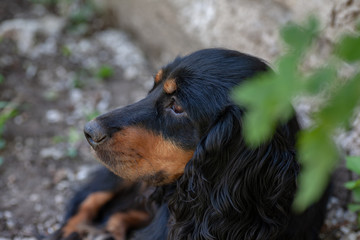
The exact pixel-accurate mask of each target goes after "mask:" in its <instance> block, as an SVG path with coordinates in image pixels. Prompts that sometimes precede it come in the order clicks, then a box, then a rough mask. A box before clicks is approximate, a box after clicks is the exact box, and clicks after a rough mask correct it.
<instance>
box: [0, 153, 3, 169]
mask: <svg viewBox="0 0 360 240" xmlns="http://www.w3.org/2000/svg"><path fill="white" fill-rule="evenodd" d="M3 164H4V158H3V157H2V156H0V167H1V165H3Z"/></svg>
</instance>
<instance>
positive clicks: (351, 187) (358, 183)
mask: <svg viewBox="0 0 360 240" xmlns="http://www.w3.org/2000/svg"><path fill="white" fill-rule="evenodd" d="M344 186H345V187H346V188H347V189H349V190H354V189H356V188H359V187H360V180H354V181H349V182H346V183H345V184H344Z"/></svg>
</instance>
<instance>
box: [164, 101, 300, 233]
mask: <svg viewBox="0 0 360 240" xmlns="http://www.w3.org/2000/svg"><path fill="white" fill-rule="evenodd" d="M242 114H243V111H241V110H240V109H239V108H238V107H236V106H229V107H228V108H226V109H225V110H224V111H223V112H222V114H220V116H219V117H218V119H217V120H216V121H215V122H214V124H213V125H212V127H211V128H210V129H209V130H208V132H207V134H206V135H205V136H204V137H203V138H202V140H201V141H200V143H199V144H198V146H197V149H196V151H195V153H194V156H193V158H192V159H191V160H190V162H189V163H188V165H187V166H186V168H185V172H184V175H183V176H182V177H181V178H180V180H179V181H178V186H177V188H178V189H177V193H176V196H175V195H174V197H173V198H172V199H171V201H170V202H169V209H170V211H171V212H172V214H173V215H174V217H175V219H176V223H175V224H174V225H173V226H172V228H170V236H171V239H187V238H188V237H189V236H190V238H191V239H257V240H262V239H264V240H265V239H276V236H277V235H278V234H280V232H279V231H280V229H283V227H284V225H285V224H287V217H286V216H287V215H288V213H289V211H290V206H291V203H292V200H293V196H294V192H295V189H296V175H297V172H298V164H297V162H296V161H295V159H294V151H293V149H292V147H293V146H292V144H291V143H289V142H288V141H287V139H286V135H285V134H283V133H282V132H283V130H282V129H283V128H284V127H282V128H279V129H278V130H277V132H276V133H275V135H274V137H273V138H272V139H271V140H270V141H268V142H267V143H265V144H263V145H261V146H259V147H257V148H250V147H248V146H247V145H246V144H245V142H244V140H243V136H242V120H241V119H242ZM285 128H286V126H285ZM189 234H191V235H189Z"/></svg>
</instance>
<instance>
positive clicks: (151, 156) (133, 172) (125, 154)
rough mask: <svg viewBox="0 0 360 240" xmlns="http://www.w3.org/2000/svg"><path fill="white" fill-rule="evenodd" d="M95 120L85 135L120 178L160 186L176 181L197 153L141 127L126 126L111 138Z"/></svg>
mask: <svg viewBox="0 0 360 240" xmlns="http://www.w3.org/2000/svg"><path fill="white" fill-rule="evenodd" d="M104 132H106V131H105V130H104V128H103V127H102V126H101V125H100V124H98V123H97V122H96V121H95V120H93V121H91V122H89V123H88V124H86V125H85V128H84V133H85V137H86V139H87V141H88V142H89V144H90V145H91V147H92V149H93V151H94V152H95V155H96V158H97V159H98V160H99V161H100V162H101V163H102V164H104V165H105V166H106V167H108V168H109V169H110V170H111V171H112V172H114V173H115V174H117V175H118V176H120V177H123V178H125V179H128V180H131V181H138V180H143V181H147V182H149V183H151V184H155V185H161V184H167V183H171V182H174V181H175V180H176V179H177V178H179V177H180V176H181V175H182V174H183V172H184V169H185V165H186V164H187V162H188V161H189V160H190V159H191V157H192V155H193V153H194V151H193V150H184V149H182V148H181V147H179V146H177V145H176V144H174V143H173V142H171V141H169V140H165V139H164V138H163V137H162V136H161V135H157V134H155V133H153V132H151V131H148V130H146V129H144V128H140V127H136V126H133V127H127V128H123V129H122V130H121V131H118V132H116V133H113V134H112V136H111V137H109V136H108V135H106V134H103V133H104Z"/></svg>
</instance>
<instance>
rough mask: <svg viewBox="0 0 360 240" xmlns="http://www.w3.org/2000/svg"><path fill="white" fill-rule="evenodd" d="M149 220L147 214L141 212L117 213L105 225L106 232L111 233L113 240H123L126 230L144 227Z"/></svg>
mask: <svg viewBox="0 0 360 240" xmlns="http://www.w3.org/2000/svg"><path fill="white" fill-rule="evenodd" d="M149 220H150V216H149V214H147V213H146V212H143V211H138V210H131V211H128V212H125V213H121V212H119V213H115V214H114V215H112V216H111V217H110V219H109V220H108V222H107V223H106V230H107V231H108V232H110V233H111V235H112V237H113V238H114V239H115V240H124V239H125V237H126V233H127V231H128V229H130V228H138V227H142V226H145V225H146V224H147V223H148V222H149Z"/></svg>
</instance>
